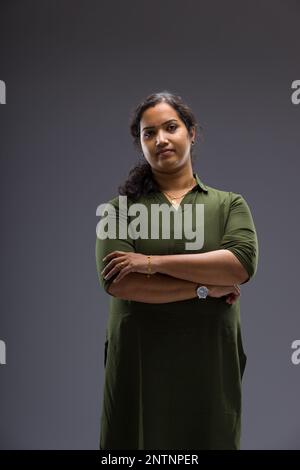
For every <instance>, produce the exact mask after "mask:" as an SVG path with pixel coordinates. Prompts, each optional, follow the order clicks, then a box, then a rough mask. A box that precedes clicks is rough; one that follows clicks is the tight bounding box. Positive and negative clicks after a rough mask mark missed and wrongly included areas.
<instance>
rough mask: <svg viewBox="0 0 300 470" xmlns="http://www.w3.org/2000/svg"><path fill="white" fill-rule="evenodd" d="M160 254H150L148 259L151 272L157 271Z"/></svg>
mask: <svg viewBox="0 0 300 470" xmlns="http://www.w3.org/2000/svg"><path fill="white" fill-rule="evenodd" d="M161 258H162V257H161V256H159V255H150V261H151V271H152V273H153V274H154V273H159V272H160V271H159V268H160V264H161Z"/></svg>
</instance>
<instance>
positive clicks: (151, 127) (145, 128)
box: [142, 118, 177, 131]
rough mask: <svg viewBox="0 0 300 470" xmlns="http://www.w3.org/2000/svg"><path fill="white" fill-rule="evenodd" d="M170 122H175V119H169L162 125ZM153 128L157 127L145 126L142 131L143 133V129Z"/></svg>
mask: <svg viewBox="0 0 300 470" xmlns="http://www.w3.org/2000/svg"><path fill="white" fill-rule="evenodd" d="M171 121H176V122H177V119H174V118H173V119H169V120H168V121H165V122H163V123H162V125H163V124H167V123H168V122H171ZM155 127H157V126H147V127H144V129H142V131H144V130H145V129H154V128H155Z"/></svg>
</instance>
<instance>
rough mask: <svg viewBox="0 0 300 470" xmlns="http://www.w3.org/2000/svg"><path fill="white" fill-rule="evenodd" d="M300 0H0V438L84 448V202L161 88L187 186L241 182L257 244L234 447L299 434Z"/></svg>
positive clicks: (96, 316) (91, 428)
mask: <svg viewBox="0 0 300 470" xmlns="http://www.w3.org/2000/svg"><path fill="white" fill-rule="evenodd" d="M299 14H300V3H299V1H296V0H288V1H279V0H272V1H271V0H270V1H267V0H265V1H257V0H254V1H253V0H252V1H233V0H230V1H226V2H222V1H221V0H220V1H216V0H214V1H211V0H210V1H196V0H193V1H192V0H185V1H184V2H181V1H179V0H176V1H175V0H172V1H169V0H167V1H157V0H151V2H146V1H141V0H134V1H132V0H131V1H126V2H122V1H118V2H112V4H111V5H109V4H108V2H102V1H78V0H77V1H74V0H72V1H54V0H51V1H45V0H44V1H30V0H27V1H17V0H6V1H3V0H2V1H1V4H0V79H1V80H4V81H5V82H6V86H7V104H6V105H1V106H0V132H1V134H0V151H1V186H0V188H1V199H0V200H1V245H0V246H1V263H0V267H1V268H0V269H1V284H0V302H1V322H0V339H2V340H4V341H5V342H6V347H7V364H6V365H1V366H0V381H1V386H0V393H1V399H0V417H1V419H0V446H1V448H2V449H97V448H98V440H99V428H100V412H101V401H102V386H103V379H104V369H103V348H104V332H105V325H106V321H107V315H108V302H109V296H108V295H107V294H106V293H105V292H104V291H102V289H101V288H100V286H99V284H98V280H97V275H96V267H95V239H96V231H95V230H96V224H97V222H98V218H97V217H96V208H97V206H98V205H99V204H102V203H104V202H106V201H107V200H109V199H110V198H112V197H114V196H115V195H117V187H118V185H119V184H120V183H121V182H123V180H124V179H125V178H126V176H127V174H128V171H129V168H130V167H131V166H132V165H133V164H134V163H135V162H136V161H137V158H138V155H137V153H136V151H135V150H134V148H133V145H132V142H131V137H130V135H129V129H128V123H129V115H130V112H131V110H132V109H133V108H134V107H135V106H136V105H137V104H138V103H139V101H140V100H141V99H143V98H144V97H146V96H147V95H148V94H150V93H152V92H157V91H162V90H168V91H171V92H173V93H178V94H179V95H181V96H182V97H183V99H184V100H185V101H186V102H187V103H188V104H189V105H190V106H191V107H192V109H193V111H194V113H195V115H196V117H197V119H198V122H199V125H202V126H203V128H204V141H203V142H202V143H201V142H199V139H198V143H197V145H196V146H195V152H196V154H197V160H196V165H195V169H196V171H197V172H198V174H199V176H200V178H201V179H202V180H203V182H204V183H206V184H208V185H210V186H214V187H216V188H219V189H223V190H228V191H234V192H237V193H241V194H242V195H243V196H244V197H245V199H246V200H247V202H248V204H249V205H250V207H251V210H252V214H253V218H254V220H255V224H256V228H257V232H258V236H259V242H260V259H259V267H258V271H257V275H256V277H255V278H254V279H253V280H252V282H251V283H249V285H245V286H243V288H242V298H241V315H242V332H243V340H244V347H245V350H246V354H247V356H248V362H247V368H246V372H245V375H244V381H243V393H244V395H243V433H242V448H243V449H300V437H299V435H300V410H299V393H300V381H299V377H300V365H299V366H295V365H293V364H292V362H291V353H292V350H291V343H292V341H293V340H295V339H299V338H300V320H299V307H298V302H299V276H298V273H299V261H298V260H299V254H298V246H299V242H298V240H299V196H298V191H299V144H300V133H299V119H300V105H298V106H297V105H293V104H292V103H291V99H290V96H291V93H292V91H291V83H292V81H293V80H296V79H300V70H299V57H300V40H299Z"/></svg>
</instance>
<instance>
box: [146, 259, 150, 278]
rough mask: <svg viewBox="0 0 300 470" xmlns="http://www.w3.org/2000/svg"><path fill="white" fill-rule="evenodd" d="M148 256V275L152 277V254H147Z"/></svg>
mask: <svg viewBox="0 0 300 470" xmlns="http://www.w3.org/2000/svg"><path fill="white" fill-rule="evenodd" d="M147 258H148V274H147V277H150V274H151V264H150V256H147Z"/></svg>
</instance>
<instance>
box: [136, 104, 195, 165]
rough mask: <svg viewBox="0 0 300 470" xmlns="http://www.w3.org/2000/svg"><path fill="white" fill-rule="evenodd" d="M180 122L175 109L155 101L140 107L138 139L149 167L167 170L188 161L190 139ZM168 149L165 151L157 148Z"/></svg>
mask: <svg viewBox="0 0 300 470" xmlns="http://www.w3.org/2000/svg"><path fill="white" fill-rule="evenodd" d="M194 138H195V129H194V128H193V132H192V134H191V135H189V133H188V130H187V128H186V126H185V124H184V122H183V121H182V120H181V119H180V117H179V116H178V114H177V113H176V111H175V109H174V108H172V106H170V105H169V104H167V103H159V104H157V105H155V106H154V107H151V108H148V109H146V111H144V113H143V115H142V118H141V121H140V139H141V147H142V150H143V153H144V156H145V158H146V160H147V161H148V163H149V164H150V165H151V167H152V169H153V170H158V171H169V170H170V169H172V168H174V169H175V168H176V169H178V168H179V167H182V166H184V165H187V164H190V149H191V141H192V140H194ZM167 149H171V151H168V152H166V153H160V152H161V151H164V150H167Z"/></svg>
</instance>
